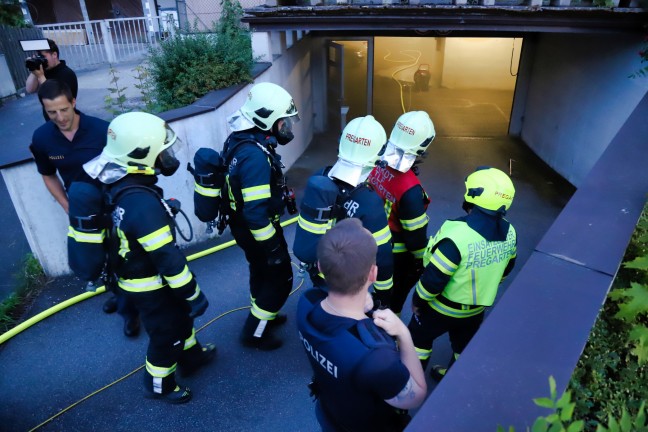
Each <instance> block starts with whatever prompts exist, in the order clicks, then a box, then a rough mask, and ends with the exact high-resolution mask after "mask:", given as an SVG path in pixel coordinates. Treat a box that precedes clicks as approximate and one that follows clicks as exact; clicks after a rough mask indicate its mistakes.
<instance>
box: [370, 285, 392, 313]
mask: <svg viewBox="0 0 648 432" xmlns="http://www.w3.org/2000/svg"><path fill="white" fill-rule="evenodd" d="M391 295H392V290H391V289H389V290H375V291H374V292H373V293H371V296H372V297H373V301H374V310H376V309H389V304H390V301H391Z"/></svg>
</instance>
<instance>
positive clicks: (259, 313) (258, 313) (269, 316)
mask: <svg viewBox="0 0 648 432" xmlns="http://www.w3.org/2000/svg"><path fill="white" fill-rule="evenodd" d="M250 312H252V315H254V316H255V317H257V318H259V319H260V320H273V319H275V318H276V317H277V312H268V311H267V310H263V309H261V308H260V307H259V306H257V304H256V303H255V302H254V301H252V307H251V308H250Z"/></svg>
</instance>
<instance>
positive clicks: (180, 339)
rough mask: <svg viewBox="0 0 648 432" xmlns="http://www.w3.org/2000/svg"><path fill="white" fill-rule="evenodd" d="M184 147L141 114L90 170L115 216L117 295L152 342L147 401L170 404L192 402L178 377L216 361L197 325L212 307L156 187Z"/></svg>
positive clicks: (115, 134) (160, 123)
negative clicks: (200, 339)
mask: <svg viewBox="0 0 648 432" xmlns="http://www.w3.org/2000/svg"><path fill="white" fill-rule="evenodd" d="M179 143H180V140H179V139H178V137H177V136H176V134H175V132H174V131H173V130H172V129H171V128H170V127H169V126H168V125H167V124H166V122H165V121H164V120H162V119H161V118H159V117H157V116H154V115H152V114H148V113H143V112H131V113H126V114H122V115H120V116H117V117H116V118H115V119H114V120H113V121H112V122H111V123H110V125H109V127H108V139H107V144H106V147H105V148H104V150H103V152H102V153H101V154H100V155H99V156H97V157H96V158H95V159H93V160H91V161H90V162H87V163H86V164H85V165H84V169H85V170H86V172H87V173H88V174H89V175H90V176H91V177H93V178H96V179H98V180H99V181H101V182H102V183H104V184H105V185H107V201H108V202H109V203H110V206H111V209H112V227H111V233H110V236H111V240H110V242H109V243H110V247H109V259H110V263H111V267H112V270H113V271H114V272H115V274H116V276H117V284H118V286H119V289H121V290H122V292H123V293H125V295H126V296H127V297H128V298H129V299H130V300H132V302H133V304H134V305H135V307H136V308H137V309H138V311H139V313H140V317H141V320H142V323H143V324H144V328H145V329H146V332H147V333H148V335H149V345H148V349H147V352H146V370H145V373H144V385H145V388H146V392H147V393H146V394H147V395H148V396H149V397H151V398H155V399H161V400H163V401H165V402H168V403H173V404H179V403H184V402H188V401H189V400H190V399H191V391H190V390H189V388H187V387H184V386H180V385H178V383H177V382H176V379H175V375H176V371H178V372H179V373H180V374H181V375H190V374H192V373H193V372H195V371H196V370H197V369H198V368H199V367H201V366H203V365H204V364H206V363H207V362H209V361H210V360H211V359H212V358H213V357H214V354H215V347H214V346H213V345H211V344H207V345H205V346H201V345H200V343H199V342H198V340H197V339H196V332H195V330H194V326H193V321H194V318H195V317H197V316H200V315H202V314H203V313H204V312H205V310H206V309H207V306H208V305H209V303H208V301H207V298H206V297H205V295H204V294H203V292H202V291H201V290H200V288H199V286H198V283H197V281H196V278H195V277H194V275H193V273H192V272H191V271H190V270H189V267H188V265H187V260H186V258H185V256H184V255H183V254H182V252H181V251H180V249H178V247H177V246H176V241H175V223H174V219H173V218H172V217H171V214H172V213H173V212H172V211H171V209H170V207H169V205H168V203H167V201H165V200H164V199H163V191H162V189H161V188H160V187H158V186H156V183H157V176H158V174H162V175H164V176H170V175H172V174H173V173H174V172H175V171H176V170H177V168H178V166H179V165H180V162H179V161H178V159H177V158H176V157H175V153H174V151H175V150H176V149H177V148H178V146H179Z"/></svg>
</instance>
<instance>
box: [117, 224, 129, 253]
mask: <svg viewBox="0 0 648 432" xmlns="http://www.w3.org/2000/svg"><path fill="white" fill-rule="evenodd" d="M117 237H119V252H117V253H118V254H119V256H120V257H122V258H126V255H128V252H130V244H128V239H127V238H126V234H125V233H124V231H122V230H120V229H119V228H117Z"/></svg>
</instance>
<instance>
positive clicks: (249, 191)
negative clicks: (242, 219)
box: [241, 184, 270, 202]
mask: <svg viewBox="0 0 648 432" xmlns="http://www.w3.org/2000/svg"><path fill="white" fill-rule="evenodd" d="M241 195H243V202H250V201H256V200H260V199H267V198H270V185H269V184H264V185H259V186H252V187H249V188H244V189H241Z"/></svg>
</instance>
